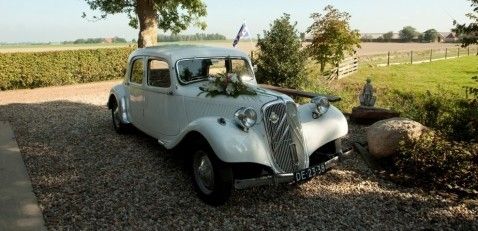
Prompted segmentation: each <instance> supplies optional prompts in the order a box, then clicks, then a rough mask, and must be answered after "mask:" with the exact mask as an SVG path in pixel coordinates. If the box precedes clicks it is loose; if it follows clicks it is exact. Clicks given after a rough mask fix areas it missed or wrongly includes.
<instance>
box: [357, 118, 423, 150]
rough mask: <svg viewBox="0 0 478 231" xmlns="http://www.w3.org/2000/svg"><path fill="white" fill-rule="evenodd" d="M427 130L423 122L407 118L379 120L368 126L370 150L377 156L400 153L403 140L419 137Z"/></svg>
mask: <svg viewBox="0 0 478 231" xmlns="http://www.w3.org/2000/svg"><path fill="white" fill-rule="evenodd" d="M426 130H428V128H427V127H425V126H423V125H422V124H420V123H418V122H416V121H413V120H410V119H405V118H391V119H387V120H382V121H378V122H376V123H374V124H372V125H371V126H370V127H369V128H367V142H368V149H369V152H370V154H371V155H372V156H374V157H376V158H383V157H390V156H393V155H395V154H397V153H398V150H399V142H400V141H401V140H404V139H406V138H408V139H414V138H418V137H420V136H421V135H422V133H423V132H425V131H426Z"/></svg>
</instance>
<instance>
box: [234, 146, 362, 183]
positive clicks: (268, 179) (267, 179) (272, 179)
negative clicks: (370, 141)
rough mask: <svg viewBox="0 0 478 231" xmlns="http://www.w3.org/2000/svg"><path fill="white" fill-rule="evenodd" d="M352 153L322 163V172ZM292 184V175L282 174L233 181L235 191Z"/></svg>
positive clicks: (293, 177) (293, 179)
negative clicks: (323, 166)
mask: <svg viewBox="0 0 478 231" xmlns="http://www.w3.org/2000/svg"><path fill="white" fill-rule="evenodd" d="M352 151H353V150H350V151H347V152H345V153H343V154H342V153H340V154H339V155H337V156H335V157H334V158H332V159H330V160H328V161H326V162H325V163H324V165H325V171H324V172H327V170H329V169H331V168H333V167H335V166H337V164H338V163H339V162H340V158H341V157H342V156H347V155H349V154H350V153H351V152H352ZM293 182H295V176H294V173H282V174H275V175H269V176H262V177H259V178H252V179H240V180H235V181H234V187H235V188H236V189H245V188H250V187H255V186H261V185H279V184H283V183H293Z"/></svg>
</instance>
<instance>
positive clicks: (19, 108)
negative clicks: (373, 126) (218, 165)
mask: <svg viewBox="0 0 478 231" xmlns="http://www.w3.org/2000/svg"><path fill="white" fill-rule="evenodd" d="M117 82H118V81H110V82H101V83H94V84H83V85H76V86H66V87H51V88H42V89H35V90H18V91H8V92H0V120H8V121H10V122H11V124H12V126H13V127H14V130H15V133H16V136H17V141H18V144H19V146H20V149H21V152H22V155H23V158H24V160H25V163H26V166H27V168H28V171H29V174H30V177H31V179H32V184H33V187H34V192H35V194H36V195H37V197H38V200H39V203H40V206H41V208H42V210H43V214H44V217H45V222H46V225H47V227H48V228H49V229H52V230H58V229H110V230H114V229H135V230H136V229H163V228H167V229H201V230H202V229H221V230H222V229H226V230H229V229H241V230H242V229H247V230H249V229H251V230H252V229H257V228H259V229H281V230H282V229H308V230H312V229H334V230H336V229H361V230H369V229H374V230H389V229H424V228H430V229H463V230H470V229H475V230H477V229H478V221H477V219H478V215H477V214H478V208H477V205H476V203H475V204H473V203H472V202H469V201H464V202H463V201H453V200H450V199H445V198H442V197H441V196H439V195H436V194H431V195H430V194H429V193H425V192H419V191H417V190H416V189H406V188H401V187H398V186H395V185H393V184H391V183H389V182H386V181H383V180H381V179H378V178H376V177H375V176H374V175H373V174H372V173H371V172H370V171H369V170H368V168H367V167H366V165H365V164H364V162H363V161H362V160H361V159H360V157H359V156H357V155H355V156H352V157H350V158H349V159H347V160H346V161H345V162H343V164H342V165H341V166H340V167H339V168H337V169H335V170H332V171H330V172H329V173H328V174H326V175H323V176H320V177H318V178H316V179H314V180H312V181H310V182H309V183H307V184H304V185H300V186H297V187H292V186H280V187H259V188H253V189H247V190H242V191H235V192H234V193H233V195H232V198H231V200H230V202H229V203H228V204H226V205H225V206H222V207H218V208H214V207H210V206H208V205H205V204H204V203H202V202H201V201H200V200H199V199H198V197H196V195H195V193H194V191H193V189H192V185H191V183H190V176H189V174H188V173H187V172H186V171H185V170H184V168H183V165H182V162H181V161H180V160H179V159H177V158H173V155H172V154H171V153H169V152H167V151H165V150H164V149H163V148H162V147H161V146H160V145H159V144H157V142H156V141H155V140H154V139H152V138H150V137H148V136H146V135H144V134H142V133H140V132H133V133H131V134H127V135H118V134H116V133H115V132H114V131H113V129H112V126H111V120H110V113H109V111H108V110H107V108H106V106H105V103H106V99H107V94H108V91H109V88H110V87H111V86H112V85H114V84H115V83H117ZM351 133H352V134H353V136H354V137H353V139H360V134H361V133H363V128H361V127H357V126H351Z"/></svg>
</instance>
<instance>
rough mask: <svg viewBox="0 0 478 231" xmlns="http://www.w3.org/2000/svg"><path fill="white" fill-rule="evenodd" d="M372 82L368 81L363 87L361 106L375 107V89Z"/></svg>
mask: <svg viewBox="0 0 478 231" xmlns="http://www.w3.org/2000/svg"><path fill="white" fill-rule="evenodd" d="M370 82H372V80H370V79H367V83H366V84H365V86H363V91H362V94H361V95H360V96H359V100H360V106H363V107H373V106H374V105H375V100H376V97H375V96H373V87H372V84H371V83H370Z"/></svg>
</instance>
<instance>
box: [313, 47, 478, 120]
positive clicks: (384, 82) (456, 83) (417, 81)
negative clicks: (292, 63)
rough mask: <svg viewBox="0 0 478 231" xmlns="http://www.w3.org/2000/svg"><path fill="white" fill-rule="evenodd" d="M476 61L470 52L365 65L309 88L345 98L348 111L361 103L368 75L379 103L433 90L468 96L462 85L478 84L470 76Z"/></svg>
mask: <svg viewBox="0 0 478 231" xmlns="http://www.w3.org/2000/svg"><path fill="white" fill-rule="evenodd" d="M477 64H478V57H477V56H469V57H463V58H460V59H451V60H442V61H436V62H432V63H423V64H416V65H410V64H407V65H397V66H390V67H373V66H368V65H362V66H360V68H359V71H358V72H357V73H355V74H353V75H351V76H349V77H346V78H344V79H341V80H335V81H332V82H326V81H324V80H316V81H315V85H311V87H309V88H308V89H307V90H310V91H317V92H326V93H330V94H335V95H339V96H341V97H342V98H343V100H342V102H341V103H339V104H338V105H339V106H340V107H341V108H342V109H343V110H345V111H348V112H350V111H351V109H352V107H354V106H357V105H358V95H359V94H360V93H361V91H362V87H363V85H364V84H365V80H366V79H367V78H370V79H372V84H373V86H374V88H375V90H376V95H377V97H378V101H377V106H379V107H394V106H396V105H394V102H392V101H391V100H392V99H393V97H394V95H395V94H396V93H402V94H410V95H418V94H423V93H425V92H426V91H430V92H431V93H432V94H452V95H454V94H456V95H457V96H458V97H465V91H464V89H463V86H476V82H474V81H473V80H472V79H471V77H473V76H477V75H478V65H477ZM309 68H310V67H309Z"/></svg>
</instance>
